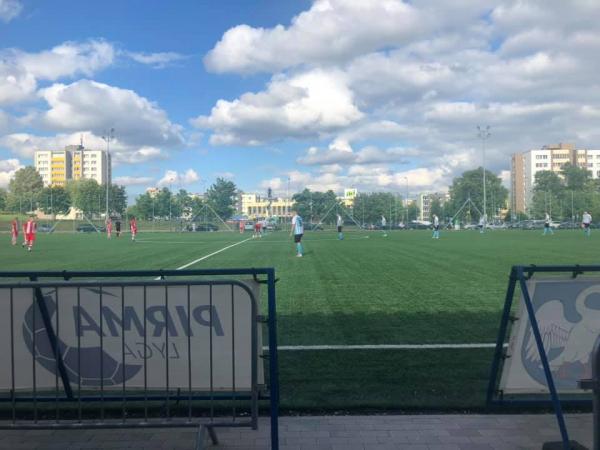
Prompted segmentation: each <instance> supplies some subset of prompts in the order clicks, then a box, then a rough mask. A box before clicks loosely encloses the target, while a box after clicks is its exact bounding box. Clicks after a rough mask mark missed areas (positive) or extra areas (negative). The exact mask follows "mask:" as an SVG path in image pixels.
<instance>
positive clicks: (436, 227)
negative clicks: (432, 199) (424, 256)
mask: <svg viewBox="0 0 600 450" xmlns="http://www.w3.org/2000/svg"><path fill="white" fill-rule="evenodd" d="M431 238H432V239H439V238H440V219H439V218H438V216H437V215H436V214H434V215H433V236H431Z"/></svg>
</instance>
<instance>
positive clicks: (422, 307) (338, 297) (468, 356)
mask: <svg viewBox="0 0 600 450" xmlns="http://www.w3.org/2000/svg"><path fill="white" fill-rule="evenodd" d="M3 236H4V239H5V244H3V245H0V253H1V254H2V258H1V259H0V270H11V271H12V270H119V269H123V270H134V269H174V268H178V267H181V266H183V265H185V264H187V263H189V262H191V261H194V260H196V259H199V258H201V257H203V256H205V255H209V254H211V253H213V252H216V251H218V250H220V249H223V248H224V247H227V246H229V245H231V244H233V243H236V242H239V241H242V240H244V239H248V238H249V237H250V235H249V234H248V233H246V234H244V235H240V234H238V233H225V232H223V233H144V232H143V230H141V233H140V234H139V235H138V241H137V242H135V243H134V242H131V240H130V239H129V236H128V235H125V236H124V237H121V238H119V239H115V238H113V239H112V240H110V241H108V240H107V239H106V238H105V236H102V235H97V234H90V235H88V234H61V233H55V234H50V235H46V234H40V235H38V240H37V242H36V244H35V247H34V250H33V251H32V252H31V253H28V252H27V251H26V250H24V249H23V248H21V246H20V245H19V246H16V247H13V246H11V245H10V243H9V240H10V239H9V237H8V235H3ZM367 236H368V237H367ZM304 246H305V254H304V257H303V258H296V257H295V251H294V246H293V243H292V242H291V238H290V237H289V236H288V235H287V234H286V233H284V232H276V233H272V234H269V235H267V236H265V237H264V238H262V239H250V240H248V241H247V242H243V243H241V244H239V245H237V246H235V247H232V248H230V249H228V250H225V251H223V252H221V253H218V254H215V255H214V256H212V257H210V258H207V259H205V260H203V261H201V262H199V263H197V264H195V265H192V266H190V268H231V267H235V268H240V267H274V268H275V270H276V276H277V277H278V278H279V279H280V281H279V282H278V283H277V307H278V333H279V334H278V336H279V344H280V345H283V346H299V345H349V344H359V345H360V344H372V345H377V344H447V343H465V344H467V343H493V342H495V339H496V336H497V330H498V325H499V322H500V312H501V309H502V306H503V303H504V295H505V291H506V286H507V281H508V274H509V271H510V268H511V266H512V265H514V264H537V265H540V264H593V263H597V262H598V260H599V259H600V257H599V256H598V250H599V249H600V233H598V235H595V234H592V236H591V237H590V238H586V237H584V236H583V233H582V232H580V231H560V232H557V233H556V234H555V235H554V236H542V235H541V231H508V230H507V231H491V232H488V233H486V234H483V235H482V234H479V233H478V232H475V231H460V232H446V233H442V238H441V239H440V240H433V239H431V233H430V232H428V231H398V232H392V233H389V234H388V236H387V237H384V236H383V233H381V232H368V233H367V232H349V233H346V237H345V239H344V240H343V241H339V240H338V239H337V235H336V234H335V233H333V232H328V231H322V232H313V233H308V234H307V235H306V236H305V238H304ZM492 352H493V350H492V349H414V350H413V349H411V350H397V349H394V350H385V349H377V350H302V351H282V352H281V353H280V378H281V395H282V399H281V400H282V408H284V409H291V410H361V411H365V410H369V409H373V410H384V409H388V410H427V411H432V410H440V411H441V410H467V409H468V410H478V409H481V408H483V407H484V402H485V389H486V386H487V380H488V377H489V368H490V364H491V361H492Z"/></svg>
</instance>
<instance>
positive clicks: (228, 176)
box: [214, 172, 235, 180]
mask: <svg viewBox="0 0 600 450" xmlns="http://www.w3.org/2000/svg"><path fill="white" fill-rule="evenodd" d="M214 175H215V177H218V178H225V179H226V180H233V179H234V178H235V174H234V173H233V172H215V174H214Z"/></svg>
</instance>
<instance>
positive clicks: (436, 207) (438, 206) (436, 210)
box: [429, 196, 444, 219]
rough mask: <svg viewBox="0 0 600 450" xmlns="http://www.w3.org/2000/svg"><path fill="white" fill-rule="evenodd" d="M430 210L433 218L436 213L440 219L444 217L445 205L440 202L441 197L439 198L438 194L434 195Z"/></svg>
mask: <svg viewBox="0 0 600 450" xmlns="http://www.w3.org/2000/svg"><path fill="white" fill-rule="evenodd" d="M429 212H430V216H431V218H432V219H433V215H434V214H435V215H436V216H438V217H439V218H440V219H443V218H444V207H443V206H442V202H440V199H439V198H437V197H436V196H434V197H433V198H432V199H431V205H430V206H429Z"/></svg>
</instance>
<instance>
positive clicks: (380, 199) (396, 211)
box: [353, 192, 405, 224]
mask: <svg viewBox="0 0 600 450" xmlns="http://www.w3.org/2000/svg"><path fill="white" fill-rule="evenodd" d="M353 212H354V218H355V219H356V221H357V222H360V223H363V224H376V223H380V222H381V216H385V217H386V219H387V221H388V223H390V224H392V223H397V222H400V221H401V219H402V217H404V212H405V208H404V207H403V206H402V203H401V202H400V201H399V199H398V198H397V197H396V196H395V195H393V194H391V193H389V192H373V193H360V194H358V195H357V196H356V197H355V198H354V206H353Z"/></svg>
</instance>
